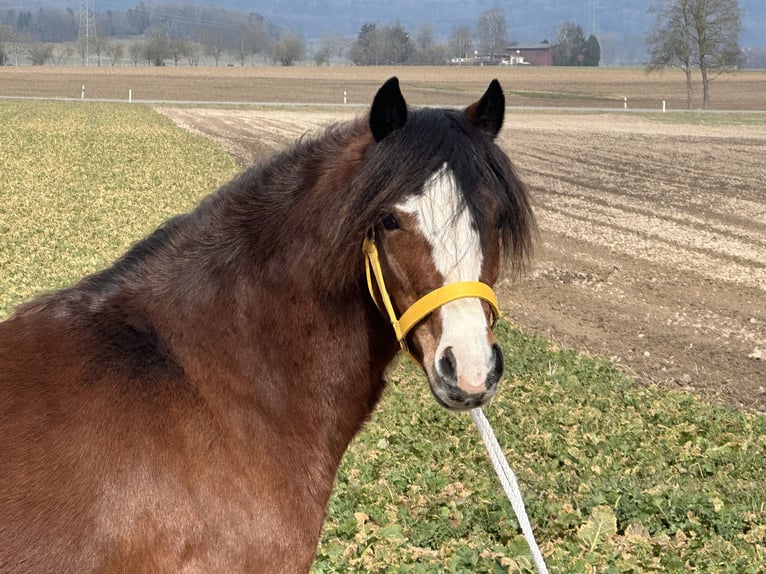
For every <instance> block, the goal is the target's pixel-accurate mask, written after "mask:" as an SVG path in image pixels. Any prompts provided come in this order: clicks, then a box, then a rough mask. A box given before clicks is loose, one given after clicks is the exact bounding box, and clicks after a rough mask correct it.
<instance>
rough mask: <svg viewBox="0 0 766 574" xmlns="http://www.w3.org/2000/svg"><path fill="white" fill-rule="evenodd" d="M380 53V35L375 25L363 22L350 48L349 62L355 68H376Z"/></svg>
mask: <svg viewBox="0 0 766 574" xmlns="http://www.w3.org/2000/svg"><path fill="white" fill-rule="evenodd" d="M381 51H382V42H381V34H380V31H379V30H378V27H377V25H376V24H375V23H374V22H365V23H364V24H362V28H361V29H360V30H359V34H358V35H357V38H356V41H355V42H354V43H353V45H352V46H351V61H352V62H354V64H356V65H357V66H372V65H375V66H376V65H378V64H379V63H380V56H381Z"/></svg>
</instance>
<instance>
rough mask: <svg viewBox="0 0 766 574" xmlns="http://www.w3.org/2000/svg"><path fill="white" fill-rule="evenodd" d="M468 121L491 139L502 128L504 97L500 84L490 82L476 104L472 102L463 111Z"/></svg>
mask: <svg viewBox="0 0 766 574" xmlns="http://www.w3.org/2000/svg"><path fill="white" fill-rule="evenodd" d="M465 115H466V116H468V121H470V122H471V123H472V124H473V125H475V126H476V127H477V128H479V129H480V130H483V131H485V132H486V133H488V134H489V135H490V136H492V137H493V138H494V137H495V136H497V134H498V132H499V131H500V128H502V127H503V118H504V117H505V95H504V94H503V88H502V87H500V82H498V81H497V80H492V81H491V82H490V84H489V87H488V88H487V91H486V92H484V95H483V96H482V97H481V99H480V100H479V101H478V102H474V103H473V104H471V105H470V106H468V107H467V108H466V110H465Z"/></svg>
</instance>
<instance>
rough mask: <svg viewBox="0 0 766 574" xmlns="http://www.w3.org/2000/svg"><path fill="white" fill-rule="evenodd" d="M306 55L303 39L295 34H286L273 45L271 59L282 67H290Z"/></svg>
mask: <svg viewBox="0 0 766 574" xmlns="http://www.w3.org/2000/svg"><path fill="white" fill-rule="evenodd" d="M305 54H306V45H305V44H304V43H303V38H301V37H300V36H298V35H296V34H287V35H286V36H285V37H284V38H282V39H281V40H279V41H278V42H277V43H276V44H275V45H274V50H273V51H272V56H271V59H272V60H273V61H275V62H281V63H282V65H283V66H292V65H293V64H295V62H296V60H300V59H301V58H303V56H304V55H305Z"/></svg>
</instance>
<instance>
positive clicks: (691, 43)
mask: <svg viewBox="0 0 766 574" xmlns="http://www.w3.org/2000/svg"><path fill="white" fill-rule="evenodd" d="M655 13H656V18H655V24H654V28H653V29H652V32H651V33H650V35H649V37H648V44H649V47H650V61H649V70H650V71H651V70H656V69H661V68H665V67H670V66H680V67H682V68H683V69H684V70H685V72H686V78H687V94H688V102H689V106H691V73H692V70H693V69H694V68H696V69H698V70H699V71H700V75H701V77H702V94H703V96H702V107H703V109H707V108H708V106H709V104H710V81H712V80H714V79H715V78H716V77H718V76H719V75H720V74H722V73H724V72H727V71H729V70H731V69H734V68H735V67H736V66H737V65H738V64H739V61H740V58H741V51H740V49H739V35H740V32H741V31H742V12H741V10H740V7H739V2H738V1H737V0H666V1H665V2H664V4H663V5H661V6H660V7H659V8H655Z"/></svg>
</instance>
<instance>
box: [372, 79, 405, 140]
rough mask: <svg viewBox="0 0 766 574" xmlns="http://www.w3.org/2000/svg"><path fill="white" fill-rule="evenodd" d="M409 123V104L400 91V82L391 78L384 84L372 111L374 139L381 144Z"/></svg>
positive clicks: (374, 101)
mask: <svg viewBox="0 0 766 574" xmlns="http://www.w3.org/2000/svg"><path fill="white" fill-rule="evenodd" d="M406 123H407V102H405V101H404V96H402V92H401V90H400V89H399V80H398V79H397V78H396V77H393V78H391V79H390V80H388V81H387V82H386V83H385V84H383V85H382V86H381V87H380V89H379V90H378V93H377V94H375V99H374V100H373V101H372V108H371V109H370V129H371V130H372V137H373V138H375V141H376V142H379V141H380V140H382V139H383V138H384V137H386V136H387V135H388V134H390V133H391V132H392V131H394V130H398V129H399V128H400V127H402V126H403V125H404V124H406Z"/></svg>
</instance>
